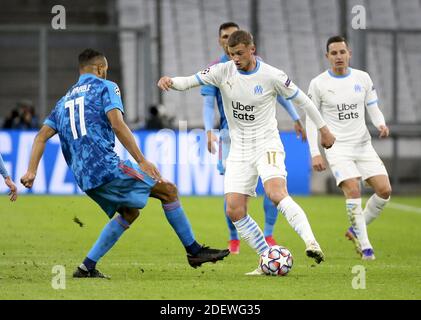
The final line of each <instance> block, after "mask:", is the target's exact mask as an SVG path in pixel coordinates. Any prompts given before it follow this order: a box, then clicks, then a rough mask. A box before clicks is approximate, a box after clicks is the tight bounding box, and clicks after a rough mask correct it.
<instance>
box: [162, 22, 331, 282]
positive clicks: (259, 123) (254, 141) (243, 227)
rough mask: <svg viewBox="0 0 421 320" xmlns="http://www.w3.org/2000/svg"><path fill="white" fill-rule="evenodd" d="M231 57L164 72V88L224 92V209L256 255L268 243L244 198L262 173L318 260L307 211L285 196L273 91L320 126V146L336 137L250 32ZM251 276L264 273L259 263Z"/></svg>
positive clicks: (240, 37) (237, 36) (237, 39)
mask: <svg viewBox="0 0 421 320" xmlns="http://www.w3.org/2000/svg"><path fill="white" fill-rule="evenodd" d="M228 47H229V48H228V50H229V53H230V56H231V61H229V62H226V63H219V64H215V65H213V66H211V67H208V68H207V69H205V70H203V71H201V72H199V73H197V74H194V75H192V76H189V77H175V78H170V77H168V76H164V77H162V78H161V79H160V80H159V81H158V86H159V87H160V88H161V89H162V90H169V89H175V90H187V89H189V88H193V87H197V86H199V85H208V84H211V85H214V86H216V87H218V88H219V90H220V91H221V95H222V100H223V105H224V113H225V116H226V117H227V121H228V127H229V134H230V137H231V149H230V153H229V155H228V159H227V163H226V172H225V177H224V193H225V197H226V204H227V214H228V216H229V218H230V219H231V221H232V222H233V224H234V225H235V227H236V229H237V231H238V233H239V234H240V236H241V238H243V239H244V240H245V241H246V242H247V243H248V244H249V245H250V247H251V248H253V249H254V250H255V251H256V253H257V254H258V255H261V254H262V253H263V252H265V251H266V250H267V249H269V246H268V244H267V242H266V240H265V238H264V235H263V232H262V231H261V229H260V228H259V226H258V225H257V223H256V222H255V221H254V220H253V218H252V217H251V216H250V215H248V212H247V211H248V209H247V204H248V199H249V197H250V196H255V195H256V192H255V189H256V185H257V180H258V178H259V176H260V178H261V179H262V182H263V186H264V189H265V192H266V194H267V196H268V197H269V199H270V200H271V201H272V202H273V203H274V204H275V205H276V207H277V209H278V210H279V211H280V212H281V213H282V214H283V215H284V216H285V218H286V219H287V221H288V223H289V224H290V225H291V227H292V228H293V229H294V230H295V231H296V232H297V233H298V235H299V236H300V237H301V238H302V240H303V241H304V243H305V246H306V250H305V252H306V254H307V256H309V257H312V258H314V259H315V261H316V262H317V263H320V262H321V261H323V260H324V254H323V251H322V250H321V248H320V246H319V244H318V243H317V241H316V238H315V236H314V234H313V231H312V230H311V227H310V224H309V222H308V220H307V216H306V214H305V213H304V211H303V210H302V209H301V207H300V206H299V205H298V204H297V203H296V202H295V201H294V200H293V199H292V198H291V197H290V196H289V195H288V191H287V188H286V176H287V172H286V170H285V164H284V159H285V152H284V148H283V145H282V142H281V139H280V137H279V131H278V124H277V121H276V117H275V113H276V96H277V95H282V96H284V97H285V98H286V99H287V100H292V102H293V103H294V105H295V106H296V107H303V108H304V110H305V111H306V113H307V115H308V116H310V117H311V118H312V119H313V121H315V123H316V124H317V128H318V129H320V133H321V140H322V145H323V146H324V147H326V148H330V147H331V146H332V145H333V143H334V141H335V137H334V136H333V135H332V134H331V133H330V131H329V129H328V127H327V126H326V124H325V122H324V120H323V119H322V117H321V115H320V113H319V112H318V110H317V108H316V107H315V106H314V104H313V103H312V102H311V100H310V99H309V98H308V97H307V95H306V94H304V93H303V92H302V91H301V90H300V89H298V88H297V87H296V85H295V84H294V83H293V82H292V81H291V80H290V79H289V78H288V76H287V75H286V74H285V73H284V72H282V71H281V70H278V69H276V68H274V67H272V66H270V65H268V64H266V63H264V62H263V61H259V60H258V59H256V57H255V55H254V53H255V46H254V43H253V37H252V35H251V34H250V33H249V32H247V31H244V30H238V31H235V32H234V33H232V34H231V36H230V37H229V39H228ZM249 274H251V275H260V274H263V272H262V271H261V270H260V269H259V268H257V269H256V270H254V271H253V272H250V273H249Z"/></svg>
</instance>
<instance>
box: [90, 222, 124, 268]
mask: <svg viewBox="0 0 421 320" xmlns="http://www.w3.org/2000/svg"><path fill="white" fill-rule="evenodd" d="M129 227H130V223H128V222H127V221H126V220H124V219H123V217H122V216H121V215H118V216H117V217H116V218H114V219H112V220H111V221H110V222H108V223H107V225H106V226H105V227H104V229H103V230H102V232H101V234H100V235H99V238H98V240H97V241H96V242H95V244H94V245H93V247H92V249H91V250H90V251H89V253H88V255H87V256H86V257H87V259H85V261H84V263H83V264H84V265H85V266H86V268H87V269H88V270H92V269H95V265H96V263H97V262H98V260H99V259H101V257H103V256H104V255H105V254H106V253H107V252H108V251H109V250H110V249H111V248H112V247H113V246H114V244H115V243H116V242H117V240H118V239H119V238H120V236H121V235H122V234H123V232H124V231H126V230H127V229H128V228H129Z"/></svg>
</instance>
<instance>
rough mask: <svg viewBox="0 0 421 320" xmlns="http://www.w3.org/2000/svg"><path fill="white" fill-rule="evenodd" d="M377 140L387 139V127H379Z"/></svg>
mask: <svg viewBox="0 0 421 320" xmlns="http://www.w3.org/2000/svg"><path fill="white" fill-rule="evenodd" d="M379 132H380V134H379V138H387V137H388V136H389V128H388V127H387V126H383V125H381V126H380V127H379Z"/></svg>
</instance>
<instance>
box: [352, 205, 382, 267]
mask: <svg viewBox="0 0 421 320" xmlns="http://www.w3.org/2000/svg"><path fill="white" fill-rule="evenodd" d="M346 212H347V214H348V218H349V220H350V222H351V228H350V229H351V230H350V231H351V232H350V234H351V235H354V236H356V237H354V239H351V240H353V241H354V244H355V247H356V250H357V252H359V250H361V254H362V259H363V260H374V259H375V256H374V251H373V247H372V245H371V243H370V241H369V240H368V233H367V225H366V223H365V219H364V215H363V210H362V207H361V198H358V199H346ZM348 236H349V234H348Z"/></svg>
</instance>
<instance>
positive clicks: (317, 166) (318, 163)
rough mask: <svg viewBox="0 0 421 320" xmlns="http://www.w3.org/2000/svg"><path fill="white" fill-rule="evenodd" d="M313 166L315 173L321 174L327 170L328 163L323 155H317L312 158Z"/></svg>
mask: <svg viewBox="0 0 421 320" xmlns="http://www.w3.org/2000/svg"><path fill="white" fill-rule="evenodd" d="M311 166H312V167H313V170H315V171H319V172H320V171H324V170H326V163H325V161H324V159H323V157H322V156H321V155H317V156H314V157H313V158H311Z"/></svg>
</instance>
